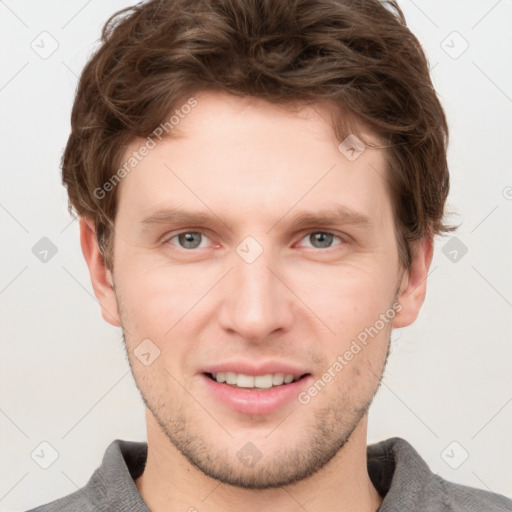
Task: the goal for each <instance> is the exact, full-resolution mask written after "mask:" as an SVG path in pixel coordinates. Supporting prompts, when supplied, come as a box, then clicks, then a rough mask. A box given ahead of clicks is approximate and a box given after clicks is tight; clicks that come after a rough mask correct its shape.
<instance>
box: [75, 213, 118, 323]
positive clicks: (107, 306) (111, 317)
mask: <svg viewBox="0 0 512 512" xmlns="http://www.w3.org/2000/svg"><path fill="white" fill-rule="evenodd" d="M80 245H81V246H82V253H83V255H84V258H85V261H86V262H87V266H88V267H89V274H90V275H91V283H92V287H93V289H94V295H96V298H97V299H98V302H99V303H100V307H101V314H102V316H103V318H104V319H105V320H106V321H107V322H108V323H109V324H112V325H113V326H115V327H121V319H120V315H119V310H118V307H117V299H116V294H115V292H114V281H113V278H112V273H111V272H110V270H108V269H107V267H106V265H105V260H104V258H103V256H102V254H101V252H100V250H99V247H98V241H97V239H96V230H95V228H94V223H93V221H92V220H90V219H86V218H84V217H80Z"/></svg>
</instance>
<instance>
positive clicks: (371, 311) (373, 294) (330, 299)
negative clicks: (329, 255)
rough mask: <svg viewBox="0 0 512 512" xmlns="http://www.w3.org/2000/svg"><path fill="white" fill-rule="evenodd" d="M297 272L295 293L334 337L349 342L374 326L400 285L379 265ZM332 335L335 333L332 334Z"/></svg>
mask: <svg viewBox="0 0 512 512" xmlns="http://www.w3.org/2000/svg"><path fill="white" fill-rule="evenodd" d="M299 270H300V271H297V269H296V270H295V271H294V272H295V275H294V276H293V277H292V276H291V274H290V279H293V285H292V286H293V289H294V290H296V294H297V296H298V297H300V298H301V299H302V300H303V301H304V303H305V304H306V306H307V307H308V308H309V309H311V311H313V312H314V313H315V314H316V315H317V316H318V318H320V319H321V320H322V321H323V322H324V323H325V324H326V325H327V326H328V327H329V328H330V329H331V330H332V331H334V333H335V334H336V338H333V339H335V340H336V341H335V342H336V343H339V342H340V341H341V340H345V341H347V340H348V339H351V338H352V337H354V336H356V335H357V334H358V333H359V331H361V330H362V329H364V328H365V327H368V326H370V325H373V324H374V322H375V321H376V320H377V319H378V318H379V315H380V314H381V313H385V312H386V310H387V309H388V308H389V307H390V304H391V302H392V298H393V297H394V295H393V292H394V287H396V283H395V282H394V281H393V280H392V279H391V275H392V274H391V273H386V272H383V271H382V269H381V268H379V267H377V265H372V264H371V263H368V262H366V263H365V262H361V263H360V264H357V265H356V264H353V265H339V266H336V267H335V266H320V265H319V266H317V268H316V269H315V270H314V271H313V272H312V271H311V269H310V271H309V272H308V271H307V270H306V269H305V268H303V269H299ZM331 334H332V333H331Z"/></svg>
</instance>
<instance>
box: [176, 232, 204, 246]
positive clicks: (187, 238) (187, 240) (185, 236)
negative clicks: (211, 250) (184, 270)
mask: <svg viewBox="0 0 512 512" xmlns="http://www.w3.org/2000/svg"><path fill="white" fill-rule="evenodd" d="M199 235H200V233H181V234H180V235H179V237H178V238H179V241H180V244H181V246H182V247H184V248H185V249H195V248H196V247H198V246H199V244H200V243H201V241H200V238H199ZM194 237H195V240H194Z"/></svg>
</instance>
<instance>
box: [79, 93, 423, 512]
mask: <svg viewBox="0 0 512 512" xmlns="http://www.w3.org/2000/svg"><path fill="white" fill-rule="evenodd" d="M195 97H196V99H197V101H198V105H197V106H196V107H195V108H194V109H193V111H192V112H191V113H190V114H189V115H188V116H186V117H185V118H184V119H183V120H181V121H180V124H179V126H178V127H176V128H175V130H174V131H173V132H172V133H173V137H172V138H168V139H166V140H164V141H163V142H160V143H158V145H157V147H156V148H154V149H153V150H151V151H150V152H149V154H148V155H147V156H146V157H145V158H144V159H143V160H142V161H141V162H140V163H139V164H138V166H137V167H136V169H135V170H134V171H133V172H131V173H130V174H128V175H127V176H126V177H125V178H124V179H123V180H122V182H121V183H120V185H119V186H118V187H119V188H118V190H117V193H118V194H119V195H118V212H117V215H116V219H115V241H114V267H113V268H114V270H113V272H110V271H109V270H106V268H105V265H104V261H103V258H102V256H101V254H100V252H99V250H98V246H97V243H96V238H95V234H94V230H93V224H92V222H91V221H90V220H88V219H81V222H80V230H81V245H82V250H83V254H84V257H85V259H86V262H87V265H88V267H89V271H90V275H91V280H92V285H93V288H94V292H95V294H96V297H97V298H98V301H99V303H100V305H101V308H102V315H103V317H104V319H105V320H106V321H108V322H109V323H111V324H112V325H115V326H120V327H122V329H123V335H124V339H125V344H126V349H127V353H128V357H129V361H130V365H131V367H132V372H133V375H134V379H135V382H136V384H137V386H138V388H139V390H140V392H141V394H142V397H143V399H144V402H145V404H146V423H147V436H148V460H147V465H146V468H145V471H144V473H143V474H142V476H141V477H139V478H138V479H137V480H136V485H137V488H138V489H139V491H140V493H141V495H142V497H143V499H144V500H145V501H146V503H147V504H148V506H149V507H150V509H151V510H152V511H156V512H160V511H164V510H165V511H178V510H181V511H183V510H195V509H197V510H200V511H203V510H209V511H225V510H244V511H259V510H264V509H266V508H268V509H271V510H279V511H292V510H302V508H301V507H304V509H306V510H308V511H310V512H314V511H320V510H321V511H325V510H338V511H348V510H350V511H375V510H376V509H377V508H378V506H379V505H380V503H381V502H382V498H381V497H380V495H379V494H378V492H377V491H376V489H375V488H374V487H373V485H372V483H371V481H370V478H369V476H368V473H367V468H366V444H367V422H368V412H367V410H368V407H369V405H370V402H371V400H372V398H373V396H374V394H375V392H376V391H377V389H378V386H379V382H380V379H381V377H382V374H383V371H384V367H385V362H386V358H387V354H388V349H389V342H390V334H391V329H392V327H393V328H399V327H404V326H407V325H410V324H411V323H412V322H414V320H415V319H416V317H417V315H418V312H419V310H420V308H421V305H422V304H423V301H424V298H425V293H426V277H427V272H428V268H429V266H430V263H431V260H432V239H431V238H430V237H426V238H425V239H423V240H421V241H419V242H418V243H417V245H416V247H415V248H414V256H413V262H412V265H411V268H410V269H409V271H404V269H402V268H401V267H400V264H399V259H398V249H397V243H396V239H395V234H394V230H393V216H392V209H391V202H390V198H389V196H388V193H387V190H386V187H385V182H384V180H383V178H382V176H383V175H384V174H385V156H386V155H385V152H384V150H378V149H369V148H367V149H366V150H365V151H364V152H363V153H362V154H361V155H360V156H359V157H358V158H357V159H356V160H355V161H349V160H348V159H347V158H346V157H345V155H343V154H342V153H341V152H340V151H339V150H338V143H339V141H337V140H336V138H335V136H334V133H333V129H332V126H331V125H330V124H329V123H328V122H327V121H326V120H327V119H329V117H328V113H329V108H328V105H325V104H323V105H321V104H317V105H315V108H312V106H303V107H301V108H300V109H299V110H297V111H294V112H292V111H290V110H287V109H285V108H280V107H277V106H275V105H271V104H269V103H267V102H265V101H262V100H255V99H248V98H235V97H233V96H229V95H226V94H222V93H217V92H215V93H214V92H203V93H201V94H198V95H196V96H195ZM142 143H143V141H134V143H133V145H132V146H131V147H130V148H128V150H127V152H126V156H127V157H128V156H129V155H130V154H131V152H132V151H134V150H137V149H138V148H139V147H140V146H141V144H142ZM330 169H331V170H330ZM329 170H330V171H329ZM328 171H329V172H328ZM376 171H377V172H376ZM336 205H343V206H346V207H349V208H351V209H353V210H356V211H358V212H361V213H363V214H364V215H366V216H367V217H368V218H369V220H370V222H369V224H368V225H354V224H350V223H346V222H337V223H335V224H318V225H317V224H314V225H309V226H306V227H302V228H300V229H297V227H296V226H295V225H294V223H293V217H294V215H295V214H297V213H300V212H302V211H313V212H315V211H318V210H321V209H326V208H330V207H333V206H336ZM166 206H167V207H173V208H179V209H187V210H194V211H203V212H206V213H208V214H209V215H210V217H211V220H210V221H209V222H208V223H203V224H198V225H196V224H194V225H190V224H184V223H176V222H174V223H173V222H172V221H171V222H168V223H165V224H157V225H149V226H145V227H144V226H143V225H142V222H141V221H142V219H144V218H145V217H147V216H148V215H150V214H151V213H153V212H154V211H156V210H158V209H159V208H162V207H166ZM187 230H188V231H189V232H190V231H192V232H197V231H201V232H203V233H204V235H205V238H201V235H198V236H197V238H196V239H195V240H196V241H197V239H199V241H200V246H199V247H198V248H193V249H187V248H183V247H180V245H179V242H180V240H181V243H182V244H183V239H182V238H181V239H180V238H178V237H177V236H175V235H176V234H178V233H182V232H183V231H187ZM318 231H320V232H328V233H333V234H334V235H336V236H334V237H333V238H332V241H331V242H328V243H327V244H326V246H319V245H318V244H316V245H315V237H314V233H317V232H318ZM247 236H252V237H253V238H254V239H255V240H257V242H258V243H259V244H260V246H261V247H262V248H263V253H262V254H261V255H260V256H259V257H258V258H257V259H256V260H255V261H254V262H253V263H250V264H249V263H246V261H244V260H243V259H242V258H241V257H240V256H239V255H238V254H237V252H236V249H237V246H238V245H239V244H240V242H242V241H243V240H244V239H245V238H246V237H247ZM329 240H331V239H329ZM396 301H398V302H399V303H400V305H401V310H400V312H399V313H397V314H396V315H395V317H394V318H393V320H392V321H390V322H389V323H387V324H386V326H385V327H384V328H383V329H381V330H380V331H379V333H378V334H377V335H376V336H375V337H374V338H372V339H371V341H369V342H368V344H367V345H366V346H365V347H364V348H363V350H361V351H360V352H359V353H358V354H357V355H356V356H354V358H353V359H352V360H351V361H350V362H349V363H348V364H347V365H346V366H345V367H344V368H343V370H342V371H341V372H339V373H338V374H337V375H336V378H334V379H333V380H332V381H331V382H330V383H328V384H327V385H326V386H325V388H324V389H323V390H322V391H321V392H320V393H318V395H317V396H315V397H314V398H312V399H311V401H310V402H309V403H308V404H307V405H303V404H301V403H299V402H298V401H296V400H292V401H291V402H290V403H287V404H286V405H285V406H283V407H281V408H279V409H278V410H276V411H274V412H272V413H268V414H262V415H251V414H242V413H239V412H236V411H234V410H232V409H231V408H229V407H227V406H226V405H224V404H221V403H219V402H218V401H217V400H216V399H215V398H213V397H212V395H211V394H209V393H208V391H207V389H206V388H205V386H204V382H203V380H202V378H201V377H200V375H199V373H198V372H200V371H201V369H202V368H204V367H205V366H206V365H207V364H212V363H220V362H223V361H226V360H228V359H230V358H234V357H235V356H236V357H239V358H242V359H247V360H249V361H263V360H276V359H277V360H279V361H288V362H290V363H292V364H295V365H298V366H299V367H301V368H302V367H304V368H306V369H307V371H308V372H310V373H311V374H312V375H313V377H314V378H315V380H316V379H318V378H320V377H321V376H322V374H324V372H325V371H327V369H328V368H329V367H330V366H332V364H333V362H334V361H336V358H337V356H338V355H340V354H343V353H344V352H345V351H346V350H347V349H348V348H350V345H351V343H352V341H353V340H354V339H355V338H356V336H357V335H358V334H359V333H360V332H361V331H363V330H364V329H365V328H367V327H369V326H372V325H374V324H375V322H376V320H377V319H379V315H380V314H382V313H385V312H386V311H387V310H388V309H390V308H391V307H392V305H393V304H394V303H396ZM147 338H149V339H150V340H152V342H153V343H154V344H155V345H156V346H157V347H158V348H159V350H160V356H159V357H158V358H156V359H155V360H154V361H153V362H152V363H151V364H150V365H149V366H145V365H144V364H141V362H140V361H139V360H138V359H137V358H136V357H135V355H134V350H135V349H136V348H137V346H138V345H139V344H140V343H141V341H142V340H144V339H147ZM248 442H251V443H253V444H254V445H255V446H256V447H257V449H258V450H259V452H260V453H261V454H262V457H261V459H260V460H259V461H258V462H257V463H256V464H255V465H254V466H253V467H248V466H246V465H244V464H242V463H241V461H240V460H239V458H238V457H237V455H236V454H237V452H238V451H239V450H240V449H241V448H242V447H244V445H246V443H248ZM299 504H300V505H299Z"/></svg>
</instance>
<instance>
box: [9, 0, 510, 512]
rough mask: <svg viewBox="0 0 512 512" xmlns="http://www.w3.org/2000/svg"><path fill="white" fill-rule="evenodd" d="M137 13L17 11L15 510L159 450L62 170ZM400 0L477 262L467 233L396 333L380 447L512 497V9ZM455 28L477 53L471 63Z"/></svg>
mask: <svg viewBox="0 0 512 512" xmlns="http://www.w3.org/2000/svg"><path fill="white" fill-rule="evenodd" d="M129 4H130V2H126V1H121V0H117V1H111V2H108V3H107V2H99V1H91V0H89V2H86V1H84V0H73V1H68V2H57V1H55V0H53V1H45V2H36V1H25V2H15V1H14V0H5V1H2V2H0V20H1V27H0V38H1V43H0V44H1V48H2V66H1V76H0V101H1V109H2V110H1V134H0V144H1V152H2V187H1V193H0V194H1V195H0V223H1V248H2V249H1V252H0V254H1V258H2V259H1V265H0V308H1V309H0V310H1V314H2V321H1V323H0V329H1V342H2V345H1V347H2V348H1V358H0V365H1V373H0V392H1V396H0V429H1V438H0V442H1V446H0V450H1V454H2V457H1V458H2V464H1V472H0V510H5V511H19V510H25V509H27V508H30V507H32V506H35V505H38V504H42V503H44V502H47V501H50V500H53V499H55V498H57V497H60V496H63V495H65V494H68V493H71V492H73V491H75V490H76V489H77V488H78V487H81V486H83V485H84V484H85V483H86V482H87V480H88V479H89V477H90V476H91V475H92V473H93V471H94V470H95V469H96V467H97V466H98V465H99V464H100V462H101V458H102V456H103V453H104V451H105V449H106V447H107V446H108V444H110V442H111V441H112V440H114V439H116V438H119V439H128V440H145V424H144V414H143V412H144V408H143V404H142V400H141V398H140V397H139V395H138V392H137V390H136V388H135V385H134V383H133V379H132V377H131V374H130V373H129V368H128V365H127V362H126V359H125V354H124V349H123V347H122V339H121V331H120V329H116V328H113V327H111V326H110V325H109V324H107V323H105V322H104V321H103V320H102V318H101V315H100V310H99V306H98V304H97V302H96V300H95V298H94V295H93V291H92V287H91V284H90V279H89V274H88V271H87V267H86V264H85V261H84V260H83V257H82V254H81V251H80V245H79V238H78V223H77V222H76V221H73V220H72V219H71V218H70V216H69V215H68V213H67V196H66V192H65V189H64V188H63V187H62V185H61V182H60V169H59V163H60V157H61V153H62V150H63V147H64V145H65V143H66V140H67V137H68V134H69V127H70V124H69V118H70V112H71V106H72V101H73V93H74V90H75V87H76V83H77V75H79V73H80V71H81V69H82V67H83V65H84V63H85V61H86V59H87V57H88V56H89V55H90V54H91V52H92V50H93V48H95V47H96V46H95V42H96V41H97V39H98V37H99V33H100V28H101V26H102V24H103V22H104V21H105V20H106V19H107V18H108V16H109V15H110V14H112V13H113V12H114V11H116V10H117V9H120V8H122V7H125V6H127V5H129ZM400 5H401V6H402V8H403V10H404V12H405V15H406V18H407V20H408V24H409V26H410V28H411V30H412V31H413V32H414V33H415V34H416V35H417V36H418V38H419V39H420V41H421V43H422V44H423V45H424V48H425V50H426V52H427V55H428V58H429V61H430V65H431V68H432V75H433V80H434V85H435V87H436V89H437V90H438V92H439V95H440V98H441V101H442V103H443V105H444V107H445V109H446V113H447V116H448V119H449V125H450V129H451V145H450V151H449V161H450V168H451V183H452V185H451V193H450V197H449V205H448V206H449V207H450V208H451V209H453V210H455V211H456V212H457V213H458V216H456V217H452V218H451V220H453V221H454V222H462V226H461V227H460V229H459V231H458V232H457V233H456V236H457V238H458V239H459V240H460V242H461V243H463V244H464V245H465V246H466V247H467V253H466V254H465V255H464V256H463V257H460V258H459V259H458V261H456V262H453V261H451V260H450V259H449V258H448V257H447V256H446V255H445V254H444V253H443V252H442V248H443V246H444V245H445V244H446V243H447V242H448V241H449V240H450V238H451V237H450V236H448V237H446V238H444V239H439V240H438V241H437V243H436V252H435V256H434V261H433V264H432V267H431V274H430V277H429V284H428V292H427V299H426V303H425V305H424V308H423V310H422V312H421V315H420V318H419V319H418V321H417V322H416V323H415V324H414V325H413V326H411V327H409V328H406V329H402V330H400V331H396V332H395V333H394V341H393V352H392V354H391V356H390V360H389V363H388V368H387V372H386V376H385V379H384V381H383V385H382V387H381V389H380V391H379V394H378V395H377V398H376V400H375V402H374V405H373V409H372V412H371V414H370V429H369V442H376V441H379V440H382V439H386V438H389V437H394V436H399V437H403V438H405V439H407V440H408V441H409V442H410V443H411V444H412V445H413V446H414V447H415V448H416V450H417V451H418V452H419V453H420V454H421V455H422V457H423V458H424V459H425V460H426V461H427V463H428V464H429V466H430V468H431V469H432V471H433V472H434V473H438V474H440V475H441V476H443V477H445V478H446V479H448V480H450V481H454V482H460V483H463V484H466V485H471V486H475V487H479V488H483V489H489V490H492V491H494V492H499V493H502V494H505V495H508V496H509V497H512V475H511V471H510V460H512V436H511V435H510V433H511V432H512V386H511V384H512V377H511V374H512V371H511V361H512V321H511V319H512V314H511V313H512V277H511V274H512V273H511V263H510V262H511V261H512V237H511V233H512V200H511V199H512V172H511V169H512V152H511V146H512V139H511V135H512V66H511V63H512V31H511V30H510V27H511V26H512V1H510V0H501V1H496V0H478V1H476V0H473V1H465V2H461V1H455V0H452V1H442V2H441V1H422V2H421V3H420V1H419V0H416V2H412V1H410V0H403V1H401V2H400ZM43 31H47V32H48V33H49V34H51V37H50V36H48V35H43V36H40V34H41V32H43ZM453 31H456V32H458V33H459V34H460V36H461V37H462V38H464V40H465V41H467V43H468V44H469V47H468V48H467V50H466V51H465V52H464V53H462V54H461V55H460V56H459V57H458V58H453V57H454V56H456V54H458V53H460V51H461V50H462V49H463V48H464V45H465V43H464V41H463V40H462V39H461V37H459V36H458V35H456V34H455V35H454V34H452V32H453ZM43 37H44V38H46V39H45V40H44V46H45V48H46V49H47V50H48V49H49V48H51V44H54V43H52V40H51V38H54V39H55V40H56V41H57V42H58V48H57V49H56V51H55V52H54V53H53V54H52V55H51V56H49V57H48V58H46V59H43V58H41V57H40V56H39V55H38V54H37V53H36V52H35V51H34V50H33V49H32V48H31V43H32V41H35V43H34V45H36V44H39V45H40V46H42V44H43V43H41V38H43ZM443 41H444V42H443ZM450 54H451V55H450ZM507 187H508V188H507ZM42 237H48V238H49V239H50V240H51V241H52V242H53V244H55V246H56V248H57V253H56V254H55V256H53V257H52V258H51V259H50V260H49V261H48V262H46V263H43V262H41V261H40V260H39V259H38V258H36V257H35V255H34V254H33V253H32V247H33V246H34V245H35V244H36V243H37V242H38V241H39V240H40V239H41V238H42ZM452 243H453V242H452ZM42 441H46V442H48V443H50V444H51V445H52V446H53V447H54V449H55V450H56V451H57V452H58V458H57V460H56V461H55V462H54V463H53V464H52V465H51V466H50V467H49V468H48V469H42V468H41V467H39V466H38V465H37V464H36V463H35V462H34V461H33V460H32V458H31V453H32V452H33V450H34V449H36V447H38V446H39V444H40V443H41V442H42ZM453 441H456V442H457V443H458V444H456V445H451V447H450V448H449V449H448V451H447V454H448V457H446V456H445V458H443V457H442V456H441V454H442V453H443V451H444V450H445V448H446V447H447V446H449V445H450V443H452V442H453ZM463 450H465V451H467V452H468V454H469V458H468V459H467V460H466V461H465V462H464V463H463V464H462V465H461V466H460V467H459V468H458V469H452V468H451V467H450V466H449V464H448V463H447V461H448V462H450V464H451V465H456V464H457V463H458V462H460V461H461V460H462V457H463V456H464V453H465V452H464V451H463ZM47 453H48V451H47ZM445 453H446V452H445Z"/></svg>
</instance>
